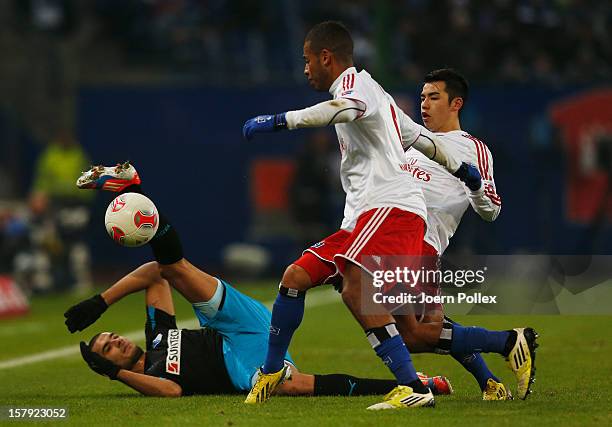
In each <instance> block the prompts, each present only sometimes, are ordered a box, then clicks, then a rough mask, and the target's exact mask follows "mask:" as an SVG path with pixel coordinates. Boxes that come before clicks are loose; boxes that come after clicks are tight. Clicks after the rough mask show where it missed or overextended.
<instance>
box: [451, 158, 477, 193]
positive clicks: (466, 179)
mask: <svg viewBox="0 0 612 427" xmlns="http://www.w3.org/2000/svg"><path fill="white" fill-rule="evenodd" d="M453 175H454V176H456V177H457V178H459V179H460V180H461V181H463V183H464V184H465V185H467V187H468V188H469V189H470V190H472V191H478V190H480V187H481V186H482V177H481V176H480V172H479V171H478V168H477V167H476V166H474V165H471V164H469V163H465V162H463V163H461V166H460V167H459V169H457V171H456V172H455V173H454V174H453Z"/></svg>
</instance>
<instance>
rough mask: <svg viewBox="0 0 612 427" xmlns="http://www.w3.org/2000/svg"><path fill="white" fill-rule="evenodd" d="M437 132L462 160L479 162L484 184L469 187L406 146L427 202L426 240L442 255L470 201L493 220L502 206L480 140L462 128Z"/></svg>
mask: <svg viewBox="0 0 612 427" xmlns="http://www.w3.org/2000/svg"><path fill="white" fill-rule="evenodd" d="M436 136H438V137H439V138H440V139H442V140H443V141H444V142H445V143H446V144H448V145H450V146H452V147H453V149H454V150H455V151H456V153H457V155H458V156H459V159H460V160H461V161H463V162H466V163H470V164H473V165H475V166H478V170H479V171H480V175H481V176H482V184H483V185H482V187H481V188H480V190H478V191H470V190H469V189H468V188H467V187H466V186H465V185H464V184H463V183H462V182H461V181H459V180H458V179H457V178H455V177H454V176H452V175H451V174H449V173H448V172H447V171H446V170H445V169H444V168H443V167H442V166H440V165H439V164H438V163H436V162H434V161H432V160H429V159H428V158H427V157H426V156H424V155H423V154H421V153H420V152H419V151H417V150H415V149H409V150H408V151H407V152H406V161H407V163H408V167H409V169H410V171H411V173H412V175H413V176H414V177H415V178H416V180H417V182H418V183H419V184H420V185H421V188H422V190H423V195H424V196H425V202H426V204H427V231H426V233H425V241H426V242H427V243H429V244H430V245H432V246H433V247H434V248H435V249H436V250H437V251H438V254H440V255H441V254H443V253H444V251H445V250H446V248H447V247H448V244H449V240H450V238H451V237H452V236H453V235H454V234H455V231H456V230H457V227H458V226H459V222H460V221H461V217H462V216H463V214H464V212H465V211H466V209H467V207H468V206H469V205H472V208H473V209H474V210H475V211H476V213H478V214H479V215H480V216H481V217H482V218H483V219H485V220H487V221H494V220H495V219H496V218H497V216H498V215H499V212H500V210H501V197H500V196H499V195H498V194H497V191H496V189H495V181H494V180H493V157H492V156H491V152H490V151H489V149H488V148H487V146H486V145H485V144H484V143H483V142H482V141H480V140H479V139H477V138H475V137H473V136H472V135H470V134H468V133H467V132H465V131H462V130H455V131H451V132H446V133H436Z"/></svg>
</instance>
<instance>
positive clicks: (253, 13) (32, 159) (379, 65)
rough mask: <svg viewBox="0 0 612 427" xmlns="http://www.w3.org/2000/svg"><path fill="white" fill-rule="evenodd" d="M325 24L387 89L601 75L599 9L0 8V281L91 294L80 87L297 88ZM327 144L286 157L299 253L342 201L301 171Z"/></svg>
mask: <svg viewBox="0 0 612 427" xmlns="http://www.w3.org/2000/svg"><path fill="white" fill-rule="evenodd" d="M326 19H338V20H342V21H343V22H344V23H345V24H346V25H347V26H348V28H349V29H350V30H351V32H352V34H353V37H354V40H355V51H356V62H357V63H358V64H359V65H360V66H361V67H363V68H367V69H368V70H370V71H371V72H372V74H373V75H375V76H376V78H377V80H379V81H380V82H381V83H383V84H384V85H385V86H388V87H390V88H393V87H398V86H406V85H416V84H418V83H419V82H420V81H421V78H422V76H423V75H424V73H425V72H426V71H428V70H430V69H433V68H437V67H442V66H452V67H455V68H457V69H459V70H461V71H462V72H463V73H464V74H465V75H467V76H468V77H469V80H470V81H471V82H472V83H476V84H496V85H501V84H508V83H516V84H524V83H529V84H538V85H540V84H541V85H545V86H554V87H563V86H564V85H576V84H578V85H584V84H587V85H588V84H597V83H606V82H607V83H609V82H610V80H611V78H612V60H611V58H612V26H611V25H610V22H612V3H611V2H609V1H603V0H602V1H596V0H490V1H485V0H440V1H434V0H431V1H428V0H404V1H392V0H380V1H367V0H338V1H333V2H330V1H325V0H310V1H298V0H83V1H77V0H13V1H5V2H2V4H1V5H0V23H1V24H2V25H0V55H2V57H3V61H1V62H0V132H1V134H2V138H1V140H0V141H1V142H0V154H1V155H2V156H1V157H0V270H1V271H2V272H5V273H6V272H9V273H14V274H15V277H16V278H17V279H18V280H20V281H21V282H22V283H24V284H25V287H26V288H28V289H31V290H34V291H36V290H41V291H46V290H49V289H65V288H67V287H72V286H81V287H84V288H86V287H88V286H89V285H90V282H91V278H90V276H89V273H88V270H89V265H90V261H89V255H88V254H89V250H88V249H87V244H86V239H84V238H83V237H84V234H85V233H83V230H84V229H85V227H86V226H87V223H88V221H89V213H88V210H89V207H90V206H91V199H90V198H89V195H88V196H84V195H82V194H78V193H75V192H74V191H73V190H66V186H67V185H72V183H73V181H74V178H75V177H76V174H78V172H80V171H81V170H83V169H84V168H86V167H87V166H88V159H87V158H88V156H87V154H86V153H85V152H84V150H83V149H82V148H80V147H79V145H78V142H77V140H76V138H75V137H74V134H75V133H78V132H77V127H78V117H77V111H78V102H79V90H80V89H81V88H82V87H86V86H89V85H94V86H95V85H103V84H109V83H111V84H128V85H129V84H158V83H162V84H175V83H195V84H205V85H215V86H219V87H230V86H231V87H253V86H260V85H263V86H285V87H287V86H289V87H290V86H294V85H303V84H304V80H303V75H302V70H303V61H302V58H301V51H302V42H303V36H304V33H305V32H306V31H307V29H308V28H309V27H310V26H311V25H312V24H314V23H316V22H319V21H321V20H326ZM334 144H335V143H334V142H333V138H331V139H330V137H329V135H327V136H326V135H325V134H318V135H314V136H313V137H312V142H311V144H309V145H306V146H305V147H304V148H303V149H302V151H299V152H298V153H297V157H296V162H295V164H296V171H295V174H294V177H295V178H294V182H293V184H291V186H290V188H291V189H292V193H291V197H290V200H289V204H290V211H291V212H293V217H294V220H295V221H297V222H298V223H301V224H303V225H304V226H303V227H301V228H300V230H302V231H301V232H300V233H298V236H296V239H297V240H299V241H300V242H308V241H310V239H311V237H310V236H311V235H317V236H318V235H322V230H327V229H329V227H333V225H332V224H334V223H335V220H334V219H331V220H330V217H333V215H332V214H330V212H334V213H335V212H336V210H337V206H336V205H341V203H342V200H341V199H342V198H341V196H340V197H339V196H338V194H339V193H338V191H339V190H338V187H337V182H336V180H332V181H333V182H332V181H330V179H329V176H328V175H324V176H323V175H321V176H319V175H317V174H313V173H311V171H312V170H314V169H317V170H322V169H319V168H317V167H315V166H312V165H313V164H315V163H317V162H322V163H326V164H333V163H335V162H337V157H336V156H337V154H336V153H335V147H334ZM330 168H331V169H333V167H330ZM333 173H335V172H333ZM329 204H331V205H332V206H331V207H329ZM75 207H76V208H77V209H75ZM304 230H306V231H304ZM308 230H313V231H312V233H310V232H308ZM304 234H305V235H304ZM68 278H69V279H68Z"/></svg>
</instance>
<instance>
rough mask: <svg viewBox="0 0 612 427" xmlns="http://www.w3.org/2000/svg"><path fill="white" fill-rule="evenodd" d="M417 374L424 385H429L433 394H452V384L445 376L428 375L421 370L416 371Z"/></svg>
mask: <svg viewBox="0 0 612 427" xmlns="http://www.w3.org/2000/svg"><path fill="white" fill-rule="evenodd" d="M417 376H418V377H419V379H420V380H421V382H422V383H423V385H424V386H425V387H429V389H430V390H431V392H432V393H433V394H434V396H437V395H440V394H453V386H452V385H451V383H450V381H449V380H448V378H446V377H445V376H442V375H436V376H435V377H428V376H427V375H425V374H424V373H422V372H417Z"/></svg>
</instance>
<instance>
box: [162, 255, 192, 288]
mask: <svg viewBox="0 0 612 427" xmlns="http://www.w3.org/2000/svg"><path fill="white" fill-rule="evenodd" d="M157 265H158V268H159V275H160V276H161V277H163V278H164V279H166V280H167V281H169V282H170V283H172V281H173V280H174V279H176V278H177V277H180V276H181V275H182V274H184V272H185V270H186V268H187V265H186V262H185V260H184V259H182V260H180V261H178V262H175V263H173V264H159V263H158V264H157Z"/></svg>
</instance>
